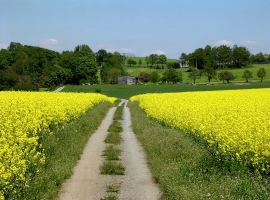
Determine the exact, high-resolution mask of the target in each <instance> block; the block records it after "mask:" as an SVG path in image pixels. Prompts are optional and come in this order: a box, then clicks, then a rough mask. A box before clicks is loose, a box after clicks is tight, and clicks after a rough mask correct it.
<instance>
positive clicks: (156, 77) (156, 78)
mask: <svg viewBox="0 0 270 200" xmlns="http://www.w3.org/2000/svg"><path fill="white" fill-rule="evenodd" d="M159 79H160V76H159V74H158V73H157V72H156V71H153V72H152V73H151V74H150V76H149V81H150V82H151V83H157V82H158V81H159Z"/></svg>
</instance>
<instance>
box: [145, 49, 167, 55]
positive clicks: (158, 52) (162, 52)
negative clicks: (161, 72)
mask: <svg viewBox="0 0 270 200" xmlns="http://www.w3.org/2000/svg"><path fill="white" fill-rule="evenodd" d="M151 54H157V55H162V54H164V55H165V54H166V53H165V52H164V51H161V50H156V51H152V52H149V53H147V55H151Z"/></svg>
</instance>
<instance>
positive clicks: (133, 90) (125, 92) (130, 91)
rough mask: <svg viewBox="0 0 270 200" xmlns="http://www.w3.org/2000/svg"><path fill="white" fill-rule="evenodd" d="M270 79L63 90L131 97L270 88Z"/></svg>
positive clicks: (93, 86) (79, 87) (97, 86)
mask: <svg viewBox="0 0 270 200" xmlns="http://www.w3.org/2000/svg"><path fill="white" fill-rule="evenodd" d="M269 87H270V81H264V82H252V83H250V84H248V85H246V84H215V85H210V86H208V85H205V84H198V85H196V86H191V85H188V84H174V85H166V84H161V85H152V84H148V85H139V84H138V85H89V86H66V87H65V88H64V89H63V90H62V91H63V92H95V91H96V90H97V89H98V90H101V93H102V94H105V95H107V96H110V97H117V98H120V99H129V98H130V97H131V96H134V95H138V94H146V93H167V92H190V91H212V90H237V89H253V88H269Z"/></svg>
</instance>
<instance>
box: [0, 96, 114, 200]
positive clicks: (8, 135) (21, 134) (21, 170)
mask: <svg viewBox="0 0 270 200" xmlns="http://www.w3.org/2000/svg"><path fill="white" fill-rule="evenodd" d="M114 100H115V98H108V97H107V96H105V95H101V94H83V93H50V92H0V110H1V112H0V199H4V195H5V194H7V192H8V193H10V192H12V193H14V195H15V196H16V193H17V192H18V191H17V190H18V188H20V187H21V186H22V187H27V184H28V181H29V177H30V176H31V174H34V173H37V172H38V171H39V167H40V166H41V165H42V164H43V163H44V162H45V159H46V155H44V153H43V149H42V144H39V142H38V140H39V137H40V136H42V134H52V132H51V128H52V127H57V126H58V125H61V124H63V123H65V122H67V121H71V120H73V119H75V118H77V117H79V116H80V115H82V114H83V113H85V112H86V111H87V110H88V109H90V108H92V107H93V106H94V105H96V104H99V103H101V102H104V101H111V102H113V101H114Z"/></svg>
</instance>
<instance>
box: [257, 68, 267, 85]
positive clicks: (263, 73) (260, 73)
mask: <svg viewBox="0 0 270 200" xmlns="http://www.w3.org/2000/svg"><path fill="white" fill-rule="evenodd" d="M257 76H258V77H259V78H260V79H261V82H262V80H263V78H264V77H265V76H266V70H265V68H263V67H262V68H260V69H258V71H257Z"/></svg>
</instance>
